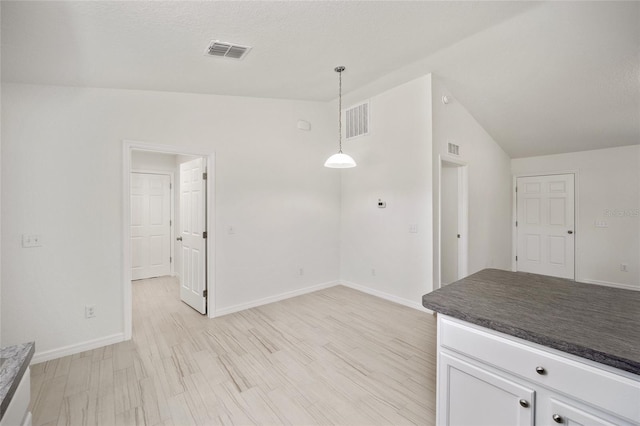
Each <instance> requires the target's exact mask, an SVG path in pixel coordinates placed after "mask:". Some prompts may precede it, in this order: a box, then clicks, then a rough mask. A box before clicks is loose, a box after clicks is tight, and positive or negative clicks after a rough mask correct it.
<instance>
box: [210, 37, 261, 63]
mask: <svg viewBox="0 0 640 426" xmlns="http://www.w3.org/2000/svg"><path fill="white" fill-rule="evenodd" d="M250 50H251V47H250V46H241V45H239V44H233V43H226V42H224V41H220V40H213V41H212V42H211V44H210V45H209V47H208V48H207V52H206V53H207V55H209V56H218V57H221V58H230V59H244V57H245V56H247V53H249V51H250Z"/></svg>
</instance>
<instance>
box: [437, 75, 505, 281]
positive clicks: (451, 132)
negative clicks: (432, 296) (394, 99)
mask: <svg viewBox="0 0 640 426" xmlns="http://www.w3.org/2000/svg"><path fill="white" fill-rule="evenodd" d="M432 83H433V86H432V92H431V93H432V95H433V192H434V195H433V199H434V213H433V214H434V220H433V226H434V253H437V248H438V247H439V244H440V242H439V235H438V234H439V233H438V226H439V225H438V224H439V187H440V182H439V179H440V178H439V176H438V163H439V161H441V160H440V158H442V159H445V160H446V159H454V160H455V161H462V162H464V163H466V164H467V167H468V185H469V200H468V201H469V230H468V233H469V235H468V247H469V249H468V250H469V251H468V273H469V274H473V273H475V272H477V271H479V270H482V269H485V268H498V269H511V170H510V159H509V157H508V156H507V154H506V153H505V152H504V151H503V150H502V148H500V146H499V145H498V144H497V143H496V142H495V141H494V140H493V138H491V136H490V135H489V134H488V133H487V132H486V131H485V130H484V129H483V128H482V127H481V126H480V124H478V122H477V121H476V120H475V119H474V118H473V116H472V115H471V114H469V112H468V111H467V110H466V109H465V107H464V106H463V105H462V104H461V103H460V102H459V101H458V100H457V99H456V98H455V93H451V92H450V91H449V90H448V89H447V88H446V87H445V86H444V85H443V84H442V82H441V81H440V80H439V79H438V77H437V76H435V75H434V76H432ZM443 95H448V96H449V97H450V98H452V101H451V102H450V103H449V104H447V105H445V104H443V103H442V101H441V99H442V96H443ZM449 142H452V143H455V144H457V145H459V146H460V155H459V156H452V155H450V154H448V153H447V144H448V143H449ZM439 267H440V265H439V262H437V261H436V262H434V281H435V282H436V283H437V281H438V278H437V277H438V276H439Z"/></svg>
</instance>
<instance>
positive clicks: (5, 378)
mask: <svg viewBox="0 0 640 426" xmlns="http://www.w3.org/2000/svg"><path fill="white" fill-rule="evenodd" d="M35 349H36V344H35V342H29V343H24V344H22V345H15V346H7V347H6V348H1V349H0V359H2V360H3V361H2V365H0V401H1V402H0V419H2V417H4V413H5V411H7V407H8V406H9V403H10V402H11V398H13V395H14V394H15V392H16V389H17V388H18V384H20V380H22V376H23V375H24V372H25V371H26V370H27V367H28V366H29V363H30V362H31V358H32V357H33V353H34V352H35Z"/></svg>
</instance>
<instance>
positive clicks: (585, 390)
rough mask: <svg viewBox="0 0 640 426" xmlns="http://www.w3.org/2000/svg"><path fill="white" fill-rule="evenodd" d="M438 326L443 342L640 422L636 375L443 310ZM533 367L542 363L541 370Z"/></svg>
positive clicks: (453, 348)
mask: <svg viewBox="0 0 640 426" xmlns="http://www.w3.org/2000/svg"><path fill="white" fill-rule="evenodd" d="M439 328H440V329H439V336H440V340H439V345H440V346H442V347H444V348H448V349H451V350H454V351H457V352H459V353H462V354H464V355H466V356H469V357H471V358H474V359H477V360H479V361H482V362H484V363H487V364H489V365H492V366H494V367H495V368H498V369H500V370H504V371H507V372H509V373H511V374H515V375H517V376H520V377H522V378H525V379H526V380H528V381H530V382H533V383H538V384H541V385H543V386H545V387H547V388H549V389H553V390H555V391H558V392H561V393H564V394H566V395H568V396H570V397H572V398H574V399H578V400H582V401H584V402H585V403H588V404H592V405H594V406H596V407H599V408H600V409H602V410H605V411H608V412H610V413H611V414H614V415H616V416H619V417H623V418H625V419H628V420H630V421H631V422H639V423H640V403H639V401H640V378H638V380H637V381H636V380H632V379H630V378H628V377H624V376H621V375H617V374H614V373H611V372H609V371H605V370H602V369H599V368H595V367H593V366H591V365H587V364H583V363H580V362H577V361H574V360H572V359H569V358H565V357H563V356H559V355H556V354H554V353H551V352H548V351H547V350H545V348H544V346H540V345H536V344H533V343H526V344H525V343H521V342H518V341H515V340H513V339H514V338H511V337H506V336H505V335H504V334H502V333H498V332H494V331H491V330H487V329H484V328H483V329H480V328H478V327H476V326H472V325H467V323H463V322H459V321H457V320H452V319H450V318H448V317H444V316H439ZM485 330H486V331H485ZM537 368H538V369H539V368H542V369H544V370H543V371H541V373H542V374H541V373H539V372H538V371H536V369H537Z"/></svg>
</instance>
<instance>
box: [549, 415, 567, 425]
mask: <svg viewBox="0 0 640 426" xmlns="http://www.w3.org/2000/svg"><path fill="white" fill-rule="evenodd" d="M551 418H552V419H553V421H554V422H556V423H564V419H563V418H562V416H561V415H559V414H554V415H553V416H551Z"/></svg>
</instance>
